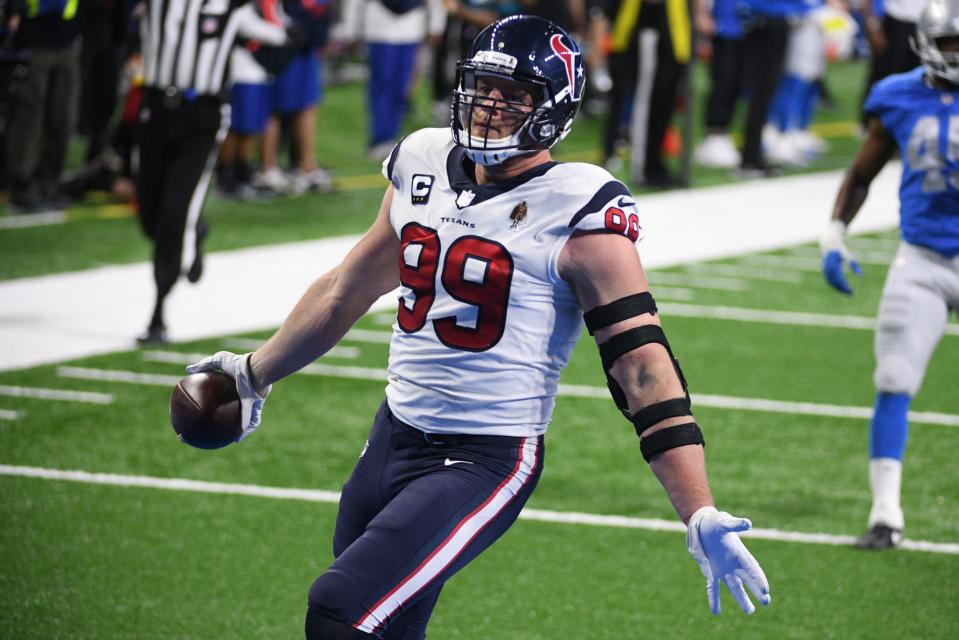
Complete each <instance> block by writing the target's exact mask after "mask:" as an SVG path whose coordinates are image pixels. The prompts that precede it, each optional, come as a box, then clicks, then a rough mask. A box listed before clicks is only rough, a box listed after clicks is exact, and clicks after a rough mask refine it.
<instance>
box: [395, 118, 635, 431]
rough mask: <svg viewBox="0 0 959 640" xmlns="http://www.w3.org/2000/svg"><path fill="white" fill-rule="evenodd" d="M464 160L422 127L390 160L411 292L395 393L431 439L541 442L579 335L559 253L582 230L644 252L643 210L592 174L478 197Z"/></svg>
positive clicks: (549, 167)
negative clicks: (617, 238) (620, 239)
mask: <svg viewBox="0 0 959 640" xmlns="http://www.w3.org/2000/svg"><path fill="white" fill-rule="evenodd" d="M463 158H464V153H463V149H462V148H461V147H458V146H456V145H455V144H453V141H452V137H451V134H450V131H449V129H422V130H420V131H417V132H416V133H413V134H411V135H410V136H408V137H406V138H405V139H404V140H403V141H401V142H400V144H398V145H397V146H396V148H395V149H394V150H393V153H391V154H390V157H389V158H388V159H387V160H386V161H385V162H384V163H383V173H384V175H385V176H386V177H387V179H389V180H390V181H391V182H392V184H393V188H394V190H395V193H394V196H393V204H392V208H391V209H390V220H391V222H392V225H393V228H394V229H395V230H396V234H397V236H398V237H399V238H400V243H401V248H400V256H399V261H400V274H401V275H400V280H401V282H402V284H403V286H402V287H401V289H400V300H399V307H398V310H397V322H396V323H395V324H394V326H393V339H392V341H391V343H390V363H389V384H388V386H387V389H386V395H387V398H388V399H389V404H390V408H391V409H392V410H393V412H394V413H395V414H396V416H397V417H398V418H399V419H400V420H402V421H404V422H406V423H408V424H410V425H413V426H415V427H417V428H419V429H422V430H424V431H427V432H431V433H473V434H477V433H480V434H489V435H510V436H533V435H539V434H541V433H543V432H545V431H546V427H547V425H548V423H549V420H550V417H551V416H552V413H553V406H554V405H555V399H556V387H557V384H558V381H559V374H560V371H561V370H562V369H563V367H565V366H566V362H567V361H568V359H569V355H570V352H571V351H572V349H573V346H574V345H575V344H576V339H577V338H578V337H579V335H580V333H581V331H582V328H583V324H582V310H581V309H580V307H579V304H578V302H577V300H576V297H575V295H574V293H573V290H572V288H571V286H570V285H569V284H568V283H567V282H566V281H564V280H563V279H562V278H560V276H559V274H558V272H557V267H556V262H557V258H558V256H559V253H560V250H561V249H562V248H563V245H564V244H565V243H566V241H567V239H569V237H570V236H571V235H572V234H573V233H574V232H575V231H606V232H612V233H619V234H622V235H624V236H626V237H628V238H630V239H631V240H633V241H634V242H635V241H638V240H639V238H640V235H641V229H640V226H639V218H638V216H637V213H636V203H635V201H634V200H633V198H632V196H631V195H630V193H629V190H628V189H627V188H626V186H625V185H624V184H623V183H621V182H619V181H617V180H616V179H615V178H613V177H612V176H611V175H610V174H609V173H608V172H607V171H605V170H604V169H601V168H599V167H596V166H593V165H590V164H582V163H555V162H550V163H547V164H543V165H540V166H538V167H535V168H534V169H532V170H530V171H528V172H526V173H525V174H523V175H521V176H517V177H516V178H513V179H512V180H509V181H506V182H502V183H497V184H485V185H482V186H477V185H476V184H475V183H474V182H473V181H472V179H471V178H470V177H469V176H468V175H467V174H466V170H465V168H464V164H463Z"/></svg>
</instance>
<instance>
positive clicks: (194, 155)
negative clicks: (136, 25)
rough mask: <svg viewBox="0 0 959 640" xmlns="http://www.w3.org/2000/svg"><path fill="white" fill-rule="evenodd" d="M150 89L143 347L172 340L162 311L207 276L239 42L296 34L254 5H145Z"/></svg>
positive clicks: (142, 149) (143, 161)
mask: <svg viewBox="0 0 959 640" xmlns="http://www.w3.org/2000/svg"><path fill="white" fill-rule="evenodd" d="M141 7H142V9H141V11H142V15H141V19H140V39H141V43H142V49H143V63H144V91H143V101H142V104H141V107H140V115H139V123H138V127H137V144H138V147H139V167H138V172H137V199H138V201H139V218H140V225H141V226H142V227H143V231H144V233H146V235H147V237H149V238H150V240H151V241H152V242H153V278H154V280H155V282H156V293H157V295H156V306H155V307H154V310H153V316H152V318H151V319H150V324H149V326H148V327H147V331H146V333H144V334H143V335H141V336H140V337H139V338H137V341H138V342H139V343H140V344H162V343H165V342H166V341H167V335H166V325H165V324H164V321H163V304H164V301H165V300H166V297H167V295H169V293H170V290H171V289H172V288H173V285H174V284H175V283H176V281H177V279H179V277H180V275H181V274H184V275H186V277H187V280H189V281H190V282H196V281H197V280H199V279H200V275H201V274H202V272H203V254H202V253H201V245H202V243H203V240H204V238H205V237H206V235H207V224H206V222H205V221H204V220H203V219H202V218H201V217H200V210H201V209H202V207H203V201H204V199H205V198H206V193H207V189H208V187H209V185H210V176H211V174H212V172H213V168H214V166H215V164H216V158H217V153H218V151H219V147H220V144H221V143H222V142H223V138H224V137H225V136H226V132H227V129H228V128H229V124H230V105H229V101H228V97H229V93H228V87H227V86H226V85H225V82H224V80H225V78H227V77H228V66H229V60H230V52H231V49H232V48H233V44H234V41H235V40H236V38H237V36H243V37H247V38H254V39H256V40H258V41H260V42H261V43H263V44H266V45H274V46H277V45H285V44H292V42H291V41H293V40H298V38H296V36H295V34H292V33H290V32H288V31H287V30H285V29H283V27H280V26H278V25H275V24H271V23H269V22H266V21H265V20H264V19H263V18H261V17H260V16H258V15H257V13H256V11H255V9H254V5H253V3H252V2H250V1H249V0H149V1H148V2H145V3H143V4H141Z"/></svg>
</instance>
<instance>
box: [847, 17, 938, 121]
mask: <svg viewBox="0 0 959 640" xmlns="http://www.w3.org/2000/svg"><path fill="white" fill-rule="evenodd" d="M861 1H862V6H861V7H860V11H862V19H863V25H865V29H866V41H867V42H868V43H869V50H870V53H871V54H872V58H871V59H870V63H869V75H868V76H867V78H866V86H865V88H864V89H863V92H862V100H861V101H860V102H864V101H865V100H866V96H867V95H868V94H869V90H870V89H871V88H872V86H873V85H874V84H876V83H877V82H879V81H880V80H882V79H883V78H885V77H886V76H889V75H892V74H894V73H903V72H904V71H909V70H910V69H915V68H916V67H918V66H919V56H918V55H916V52H915V51H913V49H912V45H911V44H910V43H909V40H910V38H913V37H915V35H916V23H917V22H918V21H919V14H920V13H922V10H923V9H925V8H926V5H927V4H929V0H861ZM860 120H861V121H862V122H863V123H865V114H863V115H861V116H860Z"/></svg>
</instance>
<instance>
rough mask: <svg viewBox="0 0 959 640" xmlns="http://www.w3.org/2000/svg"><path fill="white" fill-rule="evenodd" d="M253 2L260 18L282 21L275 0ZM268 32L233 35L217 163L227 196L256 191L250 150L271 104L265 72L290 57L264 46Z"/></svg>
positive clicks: (221, 186)
mask: <svg viewBox="0 0 959 640" xmlns="http://www.w3.org/2000/svg"><path fill="white" fill-rule="evenodd" d="M254 8H255V10H256V12H257V15H259V16H260V17H261V18H263V19H264V20H266V21H268V22H270V23H272V24H274V25H276V26H277V27H282V26H283V22H282V18H281V12H282V9H281V8H280V4H279V1H278V0H258V1H257V2H255V3H254ZM273 33H274V31H273V30H265V33H263V34H261V37H260V39H256V38H238V39H237V44H238V46H236V47H234V48H233V52H232V53H231V54H230V83H231V84H230V132H229V133H228V134H227V136H226V139H225V140H224V141H223V147H222V148H221V149H220V162H219V165H218V167H217V186H218V187H219V190H220V193H221V194H222V195H223V196H225V197H228V198H238V199H241V200H245V199H248V198H252V197H253V196H255V195H256V191H255V189H254V188H253V185H252V178H253V172H252V162H253V152H254V149H255V147H256V144H257V142H259V140H260V136H262V135H263V131H264V130H265V129H266V123H267V121H268V120H269V118H270V113H271V111H272V109H273V107H272V95H273V89H272V83H273V79H272V77H271V75H270V74H271V73H278V72H279V71H282V70H283V69H284V68H285V67H286V66H287V65H288V64H289V62H290V60H292V53H291V52H287V51H285V50H282V49H278V48H275V47H271V46H269V45H270V44H271V43H275V42H276V41H275V40H273V39H272V38H273ZM282 41H283V38H282V37H281V38H280V40H279V42H281V43H282Z"/></svg>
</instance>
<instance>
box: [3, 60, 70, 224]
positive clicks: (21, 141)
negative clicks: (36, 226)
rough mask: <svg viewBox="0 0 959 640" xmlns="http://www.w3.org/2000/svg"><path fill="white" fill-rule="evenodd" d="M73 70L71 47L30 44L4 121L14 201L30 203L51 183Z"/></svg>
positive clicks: (64, 134) (62, 147) (62, 151)
mask: <svg viewBox="0 0 959 640" xmlns="http://www.w3.org/2000/svg"><path fill="white" fill-rule="evenodd" d="M78 73H79V72H78V65H77V56H76V47H73V46H71V47H67V48H64V49H31V50H30V63H29V65H28V67H27V75H26V77H24V78H23V79H22V80H20V81H19V82H18V83H17V88H16V93H15V94H14V96H13V108H12V111H11V114H10V121H9V122H8V123H7V132H8V133H7V136H8V137H7V149H6V152H7V167H8V169H9V171H10V187H11V189H10V199H11V201H13V202H14V203H16V204H21V205H28V206H29V205H35V204H36V203H37V202H39V201H40V200H41V199H42V198H43V197H45V196H48V195H52V192H53V191H54V190H55V189H56V185H57V181H58V180H59V178H60V172H61V171H62V170H63V162H64V160H65V158H66V155H67V143H68V142H69V140H70V131H71V129H72V128H73V120H74V119H73V114H74V105H75V104H76V91H77V77H78Z"/></svg>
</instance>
